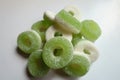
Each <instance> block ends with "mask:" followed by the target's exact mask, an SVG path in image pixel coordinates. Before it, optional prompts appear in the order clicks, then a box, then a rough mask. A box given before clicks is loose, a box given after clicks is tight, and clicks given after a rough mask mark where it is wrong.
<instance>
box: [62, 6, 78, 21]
mask: <svg viewBox="0 0 120 80" xmlns="http://www.w3.org/2000/svg"><path fill="white" fill-rule="evenodd" d="M64 10H65V11H67V12H70V13H72V14H73V17H75V18H76V19H77V20H80V12H79V9H78V8H77V7H75V6H72V5H69V6H66V7H65V8H64Z"/></svg>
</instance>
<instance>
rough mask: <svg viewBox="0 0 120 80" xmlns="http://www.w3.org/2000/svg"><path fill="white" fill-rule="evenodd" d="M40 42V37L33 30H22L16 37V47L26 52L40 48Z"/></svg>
mask: <svg viewBox="0 0 120 80" xmlns="http://www.w3.org/2000/svg"><path fill="white" fill-rule="evenodd" d="M41 44H42V43H41V37H40V36H39V34H38V33H37V32H36V31H34V30H29V31H24V32H22V33H21V34H19V36H18V38H17V45H18V47H19V48H20V49H21V50H22V51H23V52H25V53H27V54H30V53H32V52H33V51H35V50H38V49H40V47H41Z"/></svg>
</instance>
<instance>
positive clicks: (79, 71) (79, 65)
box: [63, 53, 90, 77]
mask: <svg viewBox="0 0 120 80" xmlns="http://www.w3.org/2000/svg"><path fill="white" fill-rule="evenodd" d="M89 68H90V60H89V59H88V57H86V56H85V55H84V54H81V53H80V54H79V53H77V54H76V53H75V54H74V56H73V59H72V60H71V62H70V63H69V64H68V65H67V66H66V67H65V68H64V69H63V70H64V72H65V73H67V74H68V75H69V76H72V77H81V76H84V75H85V74H86V73H87V72H88V71H89Z"/></svg>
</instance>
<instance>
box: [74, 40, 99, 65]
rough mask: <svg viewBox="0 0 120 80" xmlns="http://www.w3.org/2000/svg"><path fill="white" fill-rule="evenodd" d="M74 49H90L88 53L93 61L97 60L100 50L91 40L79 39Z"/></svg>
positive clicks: (81, 50)
mask: <svg viewBox="0 0 120 80" xmlns="http://www.w3.org/2000/svg"><path fill="white" fill-rule="evenodd" d="M74 50H75V51H79V52H84V50H88V51H89V54H87V55H88V56H89V57H90V59H91V62H92V63H93V62H95V61H96V60H97V59H98V57H99V52H98V50H97V48H96V46H95V45H94V44H93V43H92V42H91V41H89V40H81V41H79V42H78V44H76V45H75V47H74Z"/></svg>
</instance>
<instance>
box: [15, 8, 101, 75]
mask: <svg viewBox="0 0 120 80" xmlns="http://www.w3.org/2000/svg"><path fill="white" fill-rule="evenodd" d="M43 18H44V19H43V20H40V21H38V22H36V23H34V24H33V25H32V27H31V30H29V31H24V32H22V33H20V34H19V36H18V38H17V45H18V47H19V49H20V50H22V51H23V52H24V53H26V54H29V55H30V56H29V59H28V70H29V72H30V74H31V75H32V76H34V77H42V76H44V75H46V74H47V73H48V71H49V70H50V69H61V70H62V71H64V72H65V73H66V74H68V75H69V76H73V77H81V76H84V75H85V74H86V73H87V72H88V71H89V69H90V65H91V64H92V63H93V62H94V61H96V60H97V58H98V50H97V49H96V47H95V45H94V42H95V41H96V40H97V39H98V38H99V36H100V35H101V29H100V27H99V25H98V24H97V23H96V22H95V21H93V20H84V21H81V20H80V12H79V9H78V8H76V7H74V6H68V7H65V8H64V9H62V10H61V11H59V12H58V13H57V14H55V13H53V12H51V11H46V12H44V16H43Z"/></svg>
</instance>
